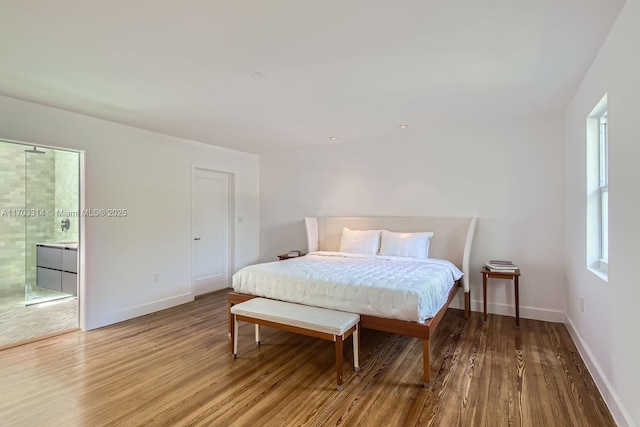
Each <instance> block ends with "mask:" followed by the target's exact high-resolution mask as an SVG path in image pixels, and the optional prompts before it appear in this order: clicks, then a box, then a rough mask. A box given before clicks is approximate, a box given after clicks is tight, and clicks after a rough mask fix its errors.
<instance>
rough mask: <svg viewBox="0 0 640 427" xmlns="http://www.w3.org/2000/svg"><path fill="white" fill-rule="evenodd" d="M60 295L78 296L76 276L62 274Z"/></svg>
mask: <svg viewBox="0 0 640 427" xmlns="http://www.w3.org/2000/svg"><path fill="white" fill-rule="evenodd" d="M62 293H65V294H69V295H73V296H76V295H78V275H77V274H74V273H67V272H65V271H63V272H62Z"/></svg>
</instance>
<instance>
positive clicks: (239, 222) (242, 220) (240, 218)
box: [238, 216, 244, 224]
mask: <svg viewBox="0 0 640 427" xmlns="http://www.w3.org/2000/svg"><path fill="white" fill-rule="evenodd" d="M243 222H244V218H243V217H241V216H239V217H238V224H242V223H243Z"/></svg>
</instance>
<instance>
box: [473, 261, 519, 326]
mask: <svg viewBox="0 0 640 427" xmlns="http://www.w3.org/2000/svg"><path fill="white" fill-rule="evenodd" d="M480 272H481V273H482V293H483V296H484V320H485V321H486V320H487V279H488V278H489V277H491V278H493V279H505V280H512V279H513V285H514V288H515V293H516V327H518V328H519V327H520V301H519V295H518V279H519V278H520V269H516V271H515V272H508V273H507V272H504V271H490V270H489V269H487V268H486V267H482V270H480Z"/></svg>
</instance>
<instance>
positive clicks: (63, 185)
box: [54, 151, 80, 242]
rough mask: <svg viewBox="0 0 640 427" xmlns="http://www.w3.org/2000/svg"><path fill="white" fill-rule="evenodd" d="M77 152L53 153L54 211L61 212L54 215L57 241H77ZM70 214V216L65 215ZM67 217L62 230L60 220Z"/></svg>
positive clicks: (78, 219)
mask: <svg viewBox="0 0 640 427" xmlns="http://www.w3.org/2000/svg"><path fill="white" fill-rule="evenodd" d="M78 157H79V156H78V153H71V152H68V151H56V153H55V168H56V169H55V173H56V184H55V191H56V212H57V213H62V214H63V215H62V216H56V225H55V227H54V229H55V232H56V235H55V240H56V241H58V242H77V241H78V223H79V222H80V217H79V216H78V207H79V201H78V186H79V179H80V178H79V167H78ZM65 215H70V216H68V217H67V216H65ZM67 218H68V219H69V229H68V230H66V231H62V227H61V226H60V225H61V222H62V221H63V220H65V219H67Z"/></svg>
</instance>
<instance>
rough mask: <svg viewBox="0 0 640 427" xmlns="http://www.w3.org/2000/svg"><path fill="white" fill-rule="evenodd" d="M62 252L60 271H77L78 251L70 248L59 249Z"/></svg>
mask: <svg viewBox="0 0 640 427" xmlns="http://www.w3.org/2000/svg"><path fill="white" fill-rule="evenodd" d="M60 252H62V271H68V272H71V273H77V272H78V251H74V250H72V249H61V250H60Z"/></svg>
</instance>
